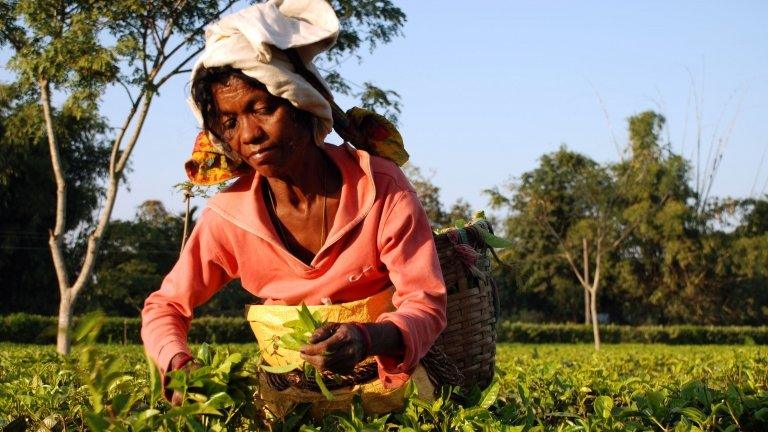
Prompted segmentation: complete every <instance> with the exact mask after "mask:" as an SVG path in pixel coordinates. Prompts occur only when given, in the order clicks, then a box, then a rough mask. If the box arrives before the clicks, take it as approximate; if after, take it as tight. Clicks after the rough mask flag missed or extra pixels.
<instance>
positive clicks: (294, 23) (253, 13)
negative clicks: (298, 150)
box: [185, 0, 408, 185]
mask: <svg viewBox="0 0 768 432" xmlns="http://www.w3.org/2000/svg"><path fill="white" fill-rule="evenodd" d="M338 34H339V20H338V18H336V14H335V13H334V11H333V8H332V7H331V6H330V4H328V2H327V1H325V0H269V1H267V2H265V3H259V4H256V5H253V6H251V7H248V8H246V9H243V10H241V11H240V12H236V13H233V14H231V15H227V16H225V17H223V18H222V19H221V20H219V21H218V22H216V23H213V24H211V25H209V26H208V27H207V28H206V29H205V50H204V51H203V53H202V54H201V56H200V58H199V59H198V60H197V62H196V63H195V66H194V67H193V69H192V80H193V81H194V79H195V76H196V75H197V73H198V71H200V70H201V69H202V68H213V67H221V66H231V67H233V68H235V69H239V70H241V71H242V72H243V73H244V74H245V75H247V76H249V77H251V78H253V79H255V80H257V81H259V82H261V83H262V84H264V86H266V88H267V91H268V92H269V93H271V94H272V95H275V96H278V97H281V98H283V99H287V100H288V101H289V102H290V103H291V104H292V105H293V106H295V107H296V108H298V109H301V110H304V111H307V112H309V113H311V114H312V115H313V118H314V129H315V130H314V135H315V143H316V144H318V145H322V143H323V142H324V140H325V137H326V136H327V135H328V134H329V133H330V132H331V130H332V129H333V127H334V113H333V111H332V107H331V104H333V102H332V100H331V101H329V100H328V99H326V97H328V98H330V94H331V92H330V89H329V87H328V84H327V83H326V82H325V80H324V79H323V77H322V75H320V73H319V72H318V71H317V69H316V68H315V67H314V65H313V64H312V61H313V59H314V58H315V57H316V56H317V55H318V54H320V53H322V52H323V51H326V50H327V49H329V48H330V47H331V46H333V44H334V43H335V42H336V37H337V36H338ZM289 49H290V50H292V52H295V53H296V54H297V55H298V57H299V59H298V60H299V61H300V62H301V64H299V66H298V68H297V67H294V64H295V61H296V57H294V58H293V62H292V59H291V58H289V56H288V55H287V54H286V52H284V50H289ZM299 69H304V70H299ZM302 73H303V74H305V75H304V76H307V75H306V74H307V73H309V74H311V76H307V78H305V77H304V76H302ZM314 78H317V79H316V80H315V79H314ZM307 79H311V81H315V86H318V87H322V88H321V89H320V90H318V89H317V88H316V87H315V86H313V85H312V84H310V82H309V81H307ZM321 91H322V93H321ZM323 93H325V94H326V97H324V95H323ZM189 102H190V107H191V108H192V112H193V114H194V115H195V117H196V118H197V120H198V122H199V123H200V125H201V126H203V116H202V113H201V112H200V108H199V107H198V106H197V104H195V102H194V101H193V100H192V99H191V98H190V100H189ZM334 109H335V110H337V111H339V108H338V107H337V106H336V105H335V104H334ZM336 115H337V116H338V113H336ZM341 115H342V116H343V115H344V113H343V112H341ZM346 115H347V116H348V118H345V120H346V122H347V123H348V126H349V127H352V128H355V129H356V132H355V133H354V134H353V135H355V136H357V137H359V139H355V140H350V141H352V143H353V144H355V145H356V146H357V147H358V148H361V149H363V150H369V151H371V153H373V154H376V155H381V156H383V157H388V158H389V159H391V160H394V161H395V162H396V163H398V165H402V164H403V163H405V161H406V160H407V159H408V153H407V152H405V149H404V148H403V144H402V139H401V138H400V134H399V133H398V132H397V129H396V128H395V127H394V125H392V124H391V123H390V122H388V121H387V120H386V119H385V118H384V117H381V116H379V115H378V114H376V113H373V112H370V111H367V110H362V109H360V108H353V109H352V110H350V111H347V113H346ZM340 133H341V132H340ZM341 134H342V136H344V135H345V134H344V133H341ZM345 138H346V137H345ZM379 148H381V149H383V151H378V152H377V151H376V150H377V149H379ZM388 155H390V156H391V157H390V156H388ZM241 162H242V159H241V158H240V156H239V155H238V154H236V153H235V152H233V151H231V149H230V148H229V145H227V144H226V143H224V142H222V141H220V140H219V139H218V138H216V137H215V136H214V135H213V134H212V133H211V132H210V131H205V130H204V131H202V132H200V133H199V134H198V136H197V138H196V140H195V148H194V150H193V152H192V158H191V159H190V160H188V161H187V163H186V164H185V169H186V171H187V175H188V177H189V179H190V180H191V181H192V183H194V184H198V185H212V184H216V183H221V182H222V181H225V180H229V179H230V178H233V177H236V176H239V175H242V174H244V173H245V172H247V171H248V168H247V167H242V166H241Z"/></svg>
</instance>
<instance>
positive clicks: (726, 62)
mask: <svg viewBox="0 0 768 432" xmlns="http://www.w3.org/2000/svg"><path fill="white" fill-rule="evenodd" d="M396 3H397V4H398V5H400V6H401V7H402V8H403V10H404V11H405V13H406V14H407V16H408V22H407V24H406V26H405V28H404V37H402V38H399V39H396V40H394V41H393V42H392V43H391V44H389V45H387V46H383V47H380V48H379V49H377V50H376V51H375V52H374V53H373V54H371V55H368V54H365V53H364V54H365V55H364V56H363V61H362V63H360V64H358V63H357V62H356V61H355V60H350V61H348V62H346V63H344V64H343V65H342V67H341V73H342V74H343V75H345V76H346V77H348V78H349V79H351V80H352V81H353V82H358V83H362V82H364V81H373V82H375V83H376V84H378V85H380V86H382V87H385V88H391V89H394V90H396V91H397V92H398V93H399V94H400V95H401V97H402V100H401V102H402V104H403V112H402V114H401V116H400V129H401V132H402V134H403V136H404V138H405V142H406V148H407V149H408V151H409V152H410V154H411V156H412V157H411V161H412V162H413V163H414V164H415V165H417V166H419V167H421V168H422V170H424V171H425V172H430V171H434V177H433V181H434V183H435V184H437V185H438V186H439V187H440V188H441V191H442V198H443V201H444V202H445V203H446V204H450V203H451V202H453V201H455V200H456V199H457V198H459V197H463V198H464V199H466V200H467V201H469V202H470V203H471V204H472V205H473V207H475V208H477V209H482V208H484V207H486V206H487V200H486V199H485V198H484V197H483V196H482V195H481V194H480V191H481V190H483V189H485V188H488V187H491V186H494V185H499V184H502V183H504V182H506V181H509V180H510V179H512V178H514V177H516V176H519V175H520V174H522V173H523V172H525V171H528V170H531V169H533V168H534V167H535V166H536V163H537V158H538V157H539V156H541V155H542V154H544V153H546V152H550V151H553V150H556V149H557V148H558V147H559V146H560V145H561V144H565V145H567V146H568V147H569V148H570V149H572V150H575V151H579V152H582V153H584V154H587V155H589V156H590V157H592V158H594V159H595V160H598V161H600V162H607V161H615V160H618V157H619V156H618V154H617V151H616V146H615V144H614V141H613V138H612V132H611V129H612V131H613V135H615V138H616V141H618V143H619V144H620V145H622V146H623V145H624V143H625V142H626V132H625V129H626V127H625V126H626V118H627V117H628V116H630V115H632V114H635V113H638V112H641V111H644V110H647V109H655V110H658V111H661V112H662V113H663V114H664V115H665V116H666V117H667V118H668V126H669V131H668V132H669V135H668V137H669V139H670V141H671V144H672V148H673V149H674V150H675V151H676V152H681V151H682V152H683V153H684V154H685V155H686V156H687V157H689V158H693V159H695V152H694V150H695V135H696V131H697V125H698V126H700V128H701V132H702V140H701V142H702V153H703V154H702V156H701V159H702V160H701V162H700V165H702V169H703V165H704V163H705V159H706V154H707V150H708V149H709V146H710V143H711V142H712V141H713V140H715V141H716V140H718V139H720V138H730V140H729V141H728V143H727V146H726V148H725V150H724V157H723V161H722V166H721V169H720V170H719V172H718V177H717V178H716V180H715V183H714V187H713V193H714V194H715V195H717V196H736V197H745V196H748V195H750V193H753V194H759V193H760V192H761V191H763V187H764V185H765V184H766V180H767V178H768V160H765V162H764V163H763V166H762V169H760V161H761V157H762V155H763V154H764V151H765V150H766V148H768V26H766V24H765V23H766V22H768V2H765V1H733V2H719V1H709V2H704V1H674V2H669V1H642V2H608V1H603V2H597V1H579V2H575V1H484V2H459V1H441V2H432V1H416V0H411V1H404V2H396ZM187 79H188V77H187V76H181V77H178V78H176V79H175V80H174V81H172V82H170V83H169V84H168V85H167V87H166V88H165V89H164V90H162V91H161V97H160V98H159V99H158V100H157V101H156V102H155V105H154V106H153V107H152V110H151V112H150V117H149V119H148V122H147V125H146V128H145V130H144V133H143V135H142V138H141V140H140V142H139V144H138V146H137V148H136V150H135V152H134V156H133V164H132V166H133V171H132V173H131V174H130V175H129V177H128V179H129V190H125V189H124V190H122V191H121V193H120V195H119V196H118V200H117V204H116V207H115V212H114V217H117V218H130V217H132V215H133V214H134V211H135V208H136V206H137V205H138V204H140V203H141V202H142V201H144V200H146V199H160V200H162V201H163V202H164V203H165V204H166V205H167V206H168V207H169V208H171V209H174V210H180V209H181V208H182V205H181V195H180V194H178V193H174V192H173V191H172V185H173V184H175V183H178V182H180V181H182V180H184V173H183V169H182V166H183V163H184V161H185V159H186V158H187V157H188V154H189V151H190V149H191V144H192V140H193V138H194V136H195V134H196V132H197V124H196V122H195V121H194V119H193V117H192V115H191V114H190V113H189V110H188V108H187V105H186V101H185V98H186V92H187ZM694 89H695V91H694ZM598 95H599V98H598ZM599 99H602V104H601V102H600V101H599ZM696 99H697V100H698V104H697V103H695V100H696ZM105 101H107V103H106V105H105V107H106V108H105V114H106V115H108V116H111V117H113V118H114V123H115V124H117V123H118V121H119V119H120V117H119V115H120V113H122V112H123V111H124V109H125V105H126V101H125V100H123V99H122V95H121V93H120V92H119V91H114V90H111V91H109V92H108V93H107V94H106V95H105ZM340 102H341V103H340V104H341V105H342V106H349V105H351V104H352V103H353V101H351V100H348V99H344V98H342V99H340ZM697 106H698V109H699V111H700V113H701V121H700V122H699V121H697V119H696V108H697ZM603 108H604V109H605V110H606V111H607V114H608V119H609V120H607V119H606V115H605V113H604V112H603ZM609 124H610V125H611V126H612V128H611V127H609ZM731 124H733V128H732V131H731V132H728V130H729V128H730V127H731ZM766 159H768V157H766ZM756 178H757V183H756V187H754V188H753V184H755V180H756Z"/></svg>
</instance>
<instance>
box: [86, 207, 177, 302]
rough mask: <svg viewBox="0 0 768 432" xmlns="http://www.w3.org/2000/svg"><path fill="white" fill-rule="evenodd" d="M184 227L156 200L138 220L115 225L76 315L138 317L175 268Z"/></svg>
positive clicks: (141, 209) (109, 230)
mask: <svg viewBox="0 0 768 432" xmlns="http://www.w3.org/2000/svg"><path fill="white" fill-rule="evenodd" d="M183 223H184V218H183V216H181V215H173V214H171V213H169V212H168V211H167V210H166V209H165V207H164V206H163V204H162V203H161V202H160V201H154V200H150V201H145V202H144V203H142V204H141V205H140V206H139V207H138V209H137V210H136V216H135V218H134V219H133V220H126V221H123V220H113V221H112V222H111V223H110V224H109V227H108V228H107V231H106V234H105V236H104V240H103V242H102V247H101V248H100V250H99V257H98V260H97V265H96V269H95V270H94V275H93V282H92V288H91V289H89V290H86V291H85V292H84V293H83V294H82V300H83V301H82V306H78V308H77V310H79V311H90V310H94V309H101V310H103V311H105V312H107V313H108V314H111V315H118V316H132V315H137V314H138V313H139V312H140V311H141V308H142V306H143V304H144V299H145V298H146V297H147V295H148V294H149V293H150V292H151V291H152V290H154V289H155V288H156V287H158V286H160V283H161V282H162V280H163V278H164V277H165V275H166V274H167V273H168V272H169V271H170V270H171V268H172V267H173V265H174V263H175V262H176V258H177V257H178V248H179V243H180V242H181V236H182V225H183Z"/></svg>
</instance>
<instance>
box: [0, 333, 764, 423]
mask: <svg viewBox="0 0 768 432" xmlns="http://www.w3.org/2000/svg"><path fill="white" fill-rule="evenodd" d="M198 357H199V359H200V361H201V362H202V364H204V365H205V366H204V368H201V369H199V370H198V371H196V372H195V373H194V374H193V375H191V376H189V377H186V376H183V375H178V376H175V377H172V381H174V382H173V384H172V385H173V386H175V387H176V388H177V389H180V390H183V391H185V392H186V393H187V396H188V397H187V401H186V402H185V404H184V405H183V406H181V407H171V406H170V405H169V404H168V403H167V402H165V400H164V399H163V398H162V397H160V388H159V382H158V381H157V376H156V374H153V373H152V371H153V369H150V368H149V367H148V366H147V362H146V359H145V357H144V354H143V353H142V349H141V347H140V346H137V345H129V346H115V345H88V344H86V345H84V346H83V345H81V346H79V347H77V348H76V349H75V350H74V351H73V354H72V356H70V357H69V358H61V357H59V356H58V355H56V354H55V352H54V350H53V347H50V346H45V347H40V346H28V345H14V344H7V343H5V344H0V428H4V429H3V431H5V430H9V431H11V430H25V428H29V429H31V430H47V429H50V430H86V429H88V430H116V431H117V430H125V431H139V430H255V429H271V430H276V431H287V430H302V431H320V430H322V431H363V430H403V431H417V430H423V431H429V430H432V431H455V430H460V431H474V430H487V431H496V430H503V431H550V430H551V431H619V430H643V431H646V430H664V431H698V430H706V431H737V430H741V431H764V430H768V371H767V370H766V367H767V366H768V349H766V348H764V347H759V346H746V347H745V346H741V347H733V346H669V345H639V344H633V345H630V344H625V345H606V346H605V347H604V349H603V350H602V351H601V352H599V353H595V352H594V351H593V349H592V348H591V346H589V345H519V344H516V345H511V344H501V345H499V350H498V363H497V364H498V376H497V378H496V379H495V380H494V382H493V384H492V385H491V386H490V387H489V388H488V389H485V391H479V390H475V391H473V392H470V393H469V394H458V393H456V392H454V393H453V394H451V390H450V389H444V392H443V397H441V398H439V399H438V400H436V401H435V402H423V401H420V400H418V399H415V398H413V397H410V398H409V399H408V400H407V402H406V407H405V409H404V411H403V412H401V413H392V414H389V415H384V416H370V415H366V414H365V413H363V412H362V409H361V407H360V405H359V404H358V405H355V406H353V407H352V408H351V409H350V412H347V413H336V414H329V415H327V416H326V417H325V418H323V419H320V420H317V421H312V420H311V419H309V418H307V417H306V416H305V415H306V412H307V410H306V407H299V408H298V409H297V410H296V411H295V412H294V413H293V414H292V415H291V416H289V417H288V418H286V419H283V421H274V420H270V419H269V418H268V417H267V416H265V415H264V413H263V412H262V411H261V410H259V409H258V406H257V405H254V404H253V403H252V402H253V398H252V392H253V391H255V385H256V384H255V382H254V380H253V379H252V378H253V376H252V372H251V369H250V365H252V364H254V362H255V361H257V359H258V351H257V348H256V346H255V344H247V345H229V346H219V347H217V348H216V349H210V348H208V347H207V346H206V345H203V346H202V347H200V348H198ZM410 390H411V392H412V391H413V389H410ZM451 396H452V397H451ZM43 426H46V428H47V429H45V428H43Z"/></svg>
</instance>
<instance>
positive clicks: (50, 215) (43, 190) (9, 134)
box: [0, 85, 109, 315]
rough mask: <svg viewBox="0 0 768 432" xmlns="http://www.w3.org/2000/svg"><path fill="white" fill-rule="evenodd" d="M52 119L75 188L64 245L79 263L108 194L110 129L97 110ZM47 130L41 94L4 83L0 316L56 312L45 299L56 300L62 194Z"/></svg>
mask: <svg viewBox="0 0 768 432" xmlns="http://www.w3.org/2000/svg"><path fill="white" fill-rule="evenodd" d="M53 119H54V128H55V130H56V131H57V133H58V134H59V135H60V136H61V137H63V139H62V141H63V145H62V146H61V158H62V162H63V167H64V170H65V175H66V176H67V177H68V178H69V179H70V184H71V187H70V191H69V192H70V193H69V194H67V206H68V208H69V209H70V211H69V212H68V213H67V220H66V221H65V224H66V227H67V230H68V231H69V232H70V233H71V235H70V237H69V238H68V240H67V242H66V245H65V246H66V248H67V250H68V255H69V256H71V257H72V258H73V259H74V258H75V257H76V256H77V253H76V249H77V248H76V247H75V245H77V244H78V243H79V242H80V240H81V236H80V234H81V233H83V232H84V231H87V227H88V226H89V224H90V218H91V213H92V212H93V210H94V209H95V208H96V207H97V205H98V202H99V198H100V196H101V190H100V188H99V180H100V178H101V177H102V175H103V174H104V173H105V172H106V169H107V166H106V157H107V156H108V155H109V153H108V151H109V150H108V148H107V146H106V139H105V135H104V133H105V131H106V125H105V124H104V123H103V121H102V120H101V119H100V118H99V117H98V116H97V115H96V114H95V113H94V112H87V113H80V114H79V115H75V112H73V110H72V109H71V107H69V106H63V107H62V109H60V110H56V111H54V113H53ZM44 130H45V128H44V126H43V118H42V115H41V113H40V109H39V105H38V102H37V101H36V100H35V97H34V95H33V94H30V92H24V91H22V90H21V89H20V88H19V87H18V86H13V85H0V286H2V287H4V299H3V301H2V302H0V314H2V313H10V312H18V311H24V312H32V313H42V314H49V315H51V314H54V313H55V312H56V309H55V308H54V307H53V305H55V303H53V302H51V301H41V299H48V298H50V297H51V292H50V287H51V286H53V285H54V284H55V283H56V275H55V273H54V270H53V268H52V266H51V254H50V250H49V248H48V245H47V238H48V231H49V229H50V227H51V226H52V225H53V222H54V220H55V208H53V207H52V206H51V202H54V201H55V197H56V190H55V183H54V179H53V173H52V172H51V170H50V166H51V161H50V157H49V155H48V146H47V142H46V137H45V132H44Z"/></svg>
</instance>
